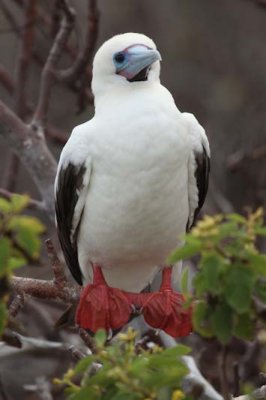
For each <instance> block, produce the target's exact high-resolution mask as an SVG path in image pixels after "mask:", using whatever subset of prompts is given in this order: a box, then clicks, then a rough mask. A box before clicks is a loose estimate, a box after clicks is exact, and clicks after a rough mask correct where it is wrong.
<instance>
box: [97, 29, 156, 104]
mask: <svg viewBox="0 0 266 400" xmlns="http://www.w3.org/2000/svg"><path fill="white" fill-rule="evenodd" d="M160 60H161V55H160V53H159V52H158V50H157V49H156V45H155V44H154V42H153V41H152V40H151V39H150V38H148V37H147V36H145V35H142V34H140V33H124V34H122V35H116V36H114V37H112V38H111V39H109V40H107V41H106V42H105V43H104V44H103V45H102V46H101V47H100V49H99V50H98V51H97V53H96V55H95V58H94V61H93V78H92V90H93V93H94V95H95V97H97V96H98V95H99V94H100V93H104V92H106V91H110V89H111V87H112V86H113V85H115V87H116V88H117V85H120V86H124V87H125V86H128V85H134V84H136V83H138V82H147V83H149V82H151V81H156V80H157V81H159V74H160Z"/></svg>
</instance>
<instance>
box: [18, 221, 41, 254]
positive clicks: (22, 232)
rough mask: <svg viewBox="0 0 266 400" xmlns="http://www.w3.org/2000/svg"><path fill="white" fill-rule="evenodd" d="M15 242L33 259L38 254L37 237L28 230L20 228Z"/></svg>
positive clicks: (39, 245) (39, 242)
mask: <svg viewBox="0 0 266 400" xmlns="http://www.w3.org/2000/svg"><path fill="white" fill-rule="evenodd" d="M16 242H17V243H18V245H19V246H21V248H22V249H23V250H24V251H25V252H26V253H27V254H28V255H29V257H31V258H33V259H37V258H38V257H39V254H40V248H41V241H40V239H39V237H38V236H37V235H36V234H35V233H34V232H32V231H31V230H29V229H28V228H24V227H20V228H19V230H18V232H17V234H16Z"/></svg>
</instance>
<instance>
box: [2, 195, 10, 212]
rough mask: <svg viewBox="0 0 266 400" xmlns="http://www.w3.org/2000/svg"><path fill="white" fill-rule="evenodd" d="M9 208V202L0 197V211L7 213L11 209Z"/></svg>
mask: <svg viewBox="0 0 266 400" xmlns="http://www.w3.org/2000/svg"><path fill="white" fill-rule="evenodd" d="M11 208H12V207H11V204H10V202H9V201H7V200H6V199H3V198H2V197H0V213H3V214H7V213H9V212H10V211H11Z"/></svg>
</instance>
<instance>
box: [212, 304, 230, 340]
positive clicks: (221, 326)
mask: <svg viewBox="0 0 266 400" xmlns="http://www.w3.org/2000/svg"><path fill="white" fill-rule="evenodd" d="M211 324H212V329H213V333H214V334H215V336H216V337H217V338H218V339H219V340H220V341H221V342H222V343H228V342H229V340H230V338H231V336H232V330H233V311H232V309H231V307H229V306H228V305H227V304H226V303H222V304H218V305H217V306H216V308H215V310H214V312H213V313H212V315H211Z"/></svg>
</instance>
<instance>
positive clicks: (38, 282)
mask: <svg viewBox="0 0 266 400" xmlns="http://www.w3.org/2000/svg"><path fill="white" fill-rule="evenodd" d="M10 286H11V289H12V290H14V291H15V292H17V293H24V294H28V295H30V296H33V297H36V298H39V299H50V300H52V299H57V300H62V301H63V302H64V303H67V304H69V303H77V301H78V299H79V293H80V290H79V288H78V287H75V286H70V285H69V286H65V287H64V288H63V289H62V288H58V286H57V285H56V284H55V283H54V281H46V280H42V279H33V278H22V277H18V276H14V277H13V278H11V281H10Z"/></svg>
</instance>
